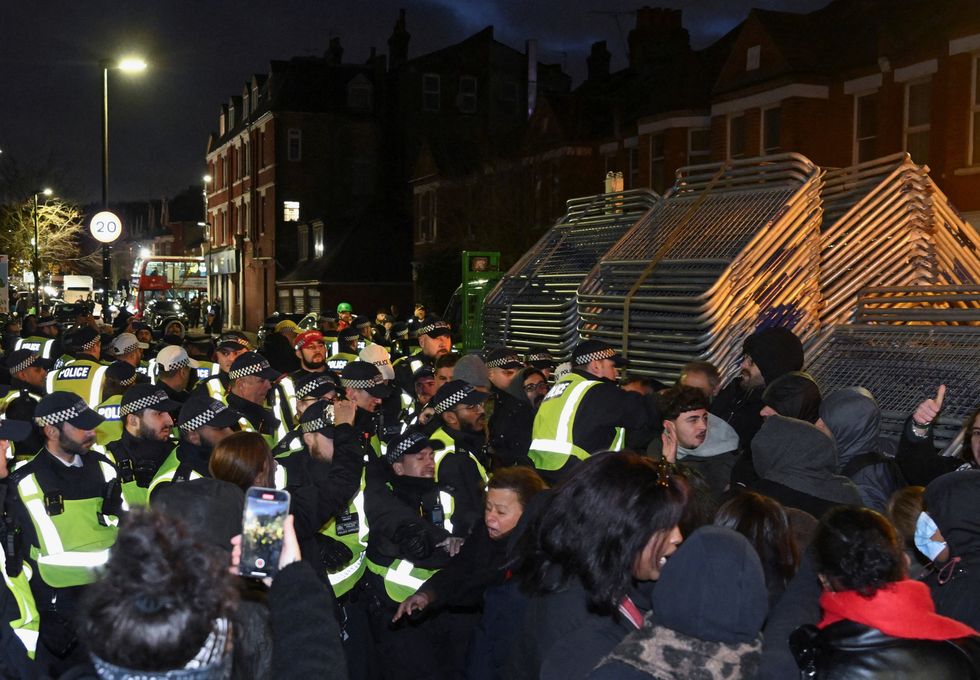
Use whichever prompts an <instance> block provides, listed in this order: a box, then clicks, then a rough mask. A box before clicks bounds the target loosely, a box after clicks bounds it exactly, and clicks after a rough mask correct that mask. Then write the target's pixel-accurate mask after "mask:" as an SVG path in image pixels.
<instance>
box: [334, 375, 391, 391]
mask: <svg viewBox="0 0 980 680" xmlns="http://www.w3.org/2000/svg"><path fill="white" fill-rule="evenodd" d="M340 382H341V384H342V385H343V386H344V387H350V388H353V389H355V390H367V389H370V388H372V387H375V386H377V385H384V382H385V379H384V378H382V377H381V376H380V375H376V376H374V377H373V378H366V379H364V380H356V379H352V378H341V379H340Z"/></svg>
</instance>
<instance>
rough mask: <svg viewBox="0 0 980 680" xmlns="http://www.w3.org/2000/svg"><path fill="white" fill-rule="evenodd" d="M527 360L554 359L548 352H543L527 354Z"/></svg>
mask: <svg viewBox="0 0 980 680" xmlns="http://www.w3.org/2000/svg"><path fill="white" fill-rule="evenodd" d="M527 360H528V361H554V357H552V356H551V355H550V354H544V353H541V354H528V355H527Z"/></svg>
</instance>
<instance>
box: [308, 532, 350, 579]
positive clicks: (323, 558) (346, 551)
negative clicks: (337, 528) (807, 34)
mask: <svg viewBox="0 0 980 680" xmlns="http://www.w3.org/2000/svg"><path fill="white" fill-rule="evenodd" d="M316 544H317V547H318V548H319V549H320V563H321V564H323V566H324V568H325V569H326V570H327V571H328V572H334V571H340V570H341V569H343V568H344V567H345V566H347V564H348V563H349V562H350V561H351V560H352V559H354V553H353V552H351V549H350V548H348V547H347V546H346V545H345V544H343V543H341V542H340V541H338V540H337V539H335V538H330V537H329V536H324V535H323V534H320V533H318V534H316Z"/></svg>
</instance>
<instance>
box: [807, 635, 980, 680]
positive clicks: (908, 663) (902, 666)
mask: <svg viewBox="0 0 980 680" xmlns="http://www.w3.org/2000/svg"><path fill="white" fill-rule="evenodd" d="M790 647H791V648H792V650H793V655H794V656H795V657H796V663H797V664H798V665H799V666H800V669H801V677H803V678H817V679H818V680H864V679H866V678H867V679H871V678H876V679H878V678H903V680H954V679H956V680H968V679H978V678H980V637H966V638H960V639H958V640H911V639H903V638H895V637H891V636H888V635H885V634H884V633H882V632H881V631H880V630H878V629H876V628H871V627H869V626H865V625H863V624H860V623H855V622H854V621H839V622H837V623H833V624H831V625H829V626H827V627H826V628H824V629H823V630H820V629H818V628H817V627H816V626H812V625H808V626H803V627H802V628H798V629H797V630H796V631H795V632H794V633H793V634H792V636H791V637H790Z"/></svg>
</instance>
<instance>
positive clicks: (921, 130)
mask: <svg viewBox="0 0 980 680" xmlns="http://www.w3.org/2000/svg"><path fill="white" fill-rule="evenodd" d="M931 117H932V81H930V80H924V81H920V82H917V83H908V84H907V85H906V86H905V150H906V151H908V152H909V155H910V156H912V160H913V161H915V162H916V163H928V162H929V128H930V118H931Z"/></svg>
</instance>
